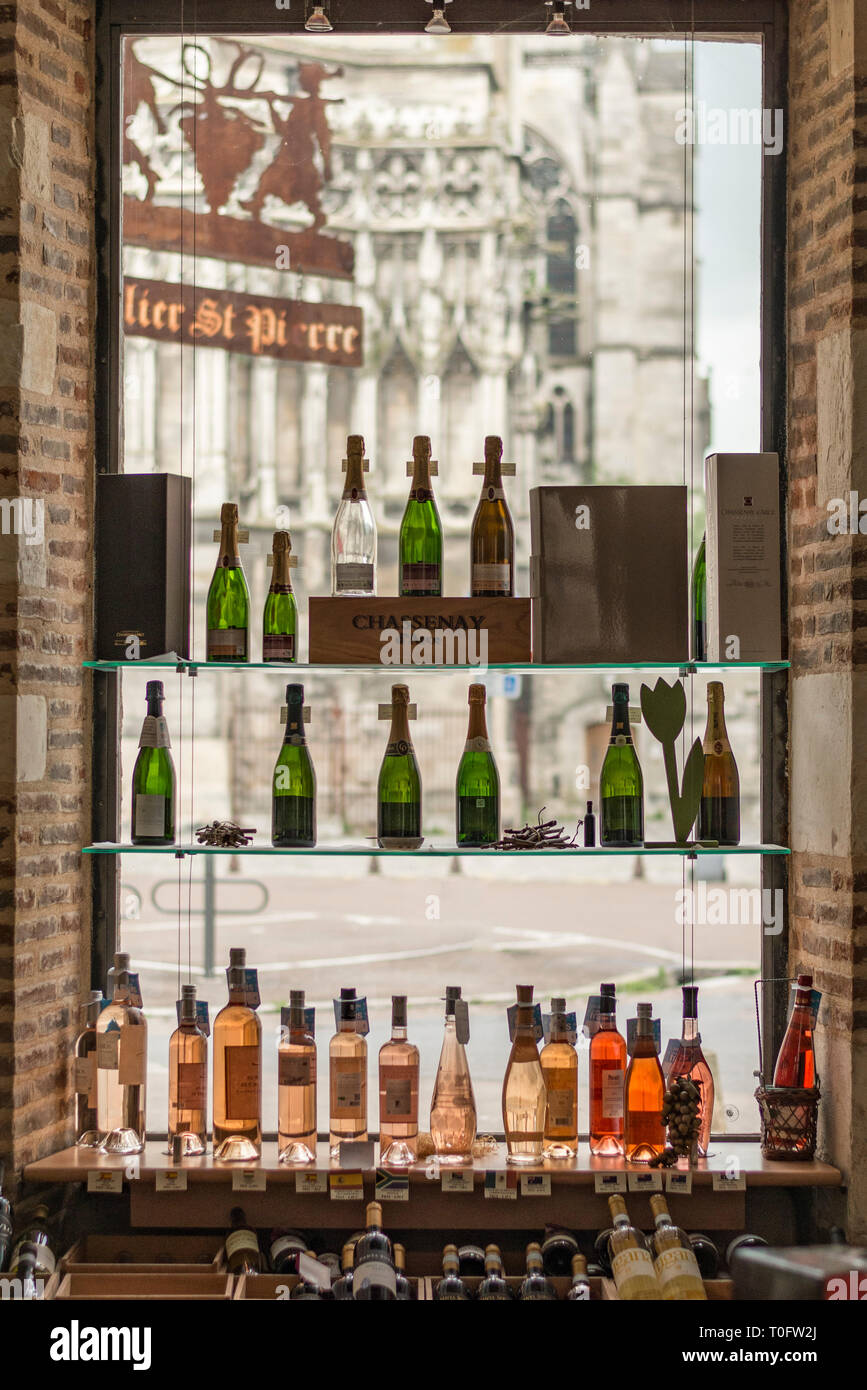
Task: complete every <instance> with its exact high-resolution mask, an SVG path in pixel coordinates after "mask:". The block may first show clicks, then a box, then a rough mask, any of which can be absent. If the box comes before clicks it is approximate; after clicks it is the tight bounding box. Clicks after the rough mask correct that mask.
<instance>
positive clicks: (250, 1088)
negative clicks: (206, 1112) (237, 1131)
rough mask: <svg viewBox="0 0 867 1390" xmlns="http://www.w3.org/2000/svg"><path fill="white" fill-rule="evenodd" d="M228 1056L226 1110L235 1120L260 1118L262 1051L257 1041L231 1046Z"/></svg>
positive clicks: (227, 1050) (226, 1054) (227, 1051)
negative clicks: (260, 1051)
mask: <svg viewBox="0 0 867 1390" xmlns="http://www.w3.org/2000/svg"><path fill="white" fill-rule="evenodd" d="M224 1050H225V1056H226V1111H227V1113H228V1114H229V1115H231V1117H232V1119H233V1120H258V1118H259V1097H260V1073H259V1068H260V1062H261V1058H260V1053H259V1048H258V1047H257V1045H256V1044H255V1043H245V1044H241V1045H235V1046H229V1047H226V1048H225V1049H224Z"/></svg>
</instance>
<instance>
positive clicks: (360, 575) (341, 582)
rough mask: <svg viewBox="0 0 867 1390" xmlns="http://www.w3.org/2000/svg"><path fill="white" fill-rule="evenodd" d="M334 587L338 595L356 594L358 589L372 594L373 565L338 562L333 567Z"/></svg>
mask: <svg viewBox="0 0 867 1390" xmlns="http://www.w3.org/2000/svg"><path fill="white" fill-rule="evenodd" d="M334 587H335V589H336V590H337V592H338V594H345V593H348V592H351V591H355V592H357V591H358V590H359V589H362V590H364V591H365V592H366V593H370V594H372V593H373V565H372V564H370V565H368V564H348V563H347V562H346V561H345V560H339V561H338V562H337V564H336V565H335V566H334Z"/></svg>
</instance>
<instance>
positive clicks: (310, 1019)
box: [280, 1004, 316, 1038]
mask: <svg viewBox="0 0 867 1390" xmlns="http://www.w3.org/2000/svg"><path fill="white" fill-rule="evenodd" d="M291 1012H292V1007H291V1005H289V1004H283V1005H282V1006H281V1009H280V1028H281V1031H284V1032H286V1033H288V1032H289V1027H290V1021H289V1015H290V1014H291ZM304 1031H305V1032H307V1033H309V1034H310V1036H311V1038H315V1037H316V1006H315V1004H305V1005H304Z"/></svg>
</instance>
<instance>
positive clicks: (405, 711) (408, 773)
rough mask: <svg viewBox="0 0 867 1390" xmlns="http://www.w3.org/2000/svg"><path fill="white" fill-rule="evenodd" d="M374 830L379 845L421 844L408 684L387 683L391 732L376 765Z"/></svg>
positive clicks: (419, 796)
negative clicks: (379, 761)
mask: <svg viewBox="0 0 867 1390" xmlns="http://www.w3.org/2000/svg"><path fill="white" fill-rule="evenodd" d="M376 834H377V840H378V843H379V846H380V848H381V849H398V848H406V849H413V848H415V849H417V848H418V845H420V844H421V776H420V774H419V770H418V763H417V762H416V759H415V751H414V749H413V746H412V739H411V738H410V736H409V688H408V687H407V686H405V685H393V686H392V687H391V732H390V733H389V736H388V746H387V747H386V750H385V757H384V758H383V760H382V766H381V768H380V769H379V785H378V788H377V818H376Z"/></svg>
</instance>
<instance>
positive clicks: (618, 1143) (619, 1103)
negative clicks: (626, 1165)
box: [590, 984, 626, 1158]
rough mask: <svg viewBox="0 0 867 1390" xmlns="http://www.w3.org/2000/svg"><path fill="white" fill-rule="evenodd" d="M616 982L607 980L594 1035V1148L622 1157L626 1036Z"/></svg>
mask: <svg viewBox="0 0 867 1390" xmlns="http://www.w3.org/2000/svg"><path fill="white" fill-rule="evenodd" d="M616 1009H617V1002H616V998H615V992H614V985H612V984H603V985H602V990H601V1002H600V1005H599V1027H598V1029H597V1031H596V1032H595V1033H594V1034H593V1037H592V1038H591V1039H590V1152H591V1154H597V1155H599V1157H601V1158H622V1157H623V1155H624V1154H625V1152H626V1147H625V1144H624V1141H623V1129H624V1110H623V1087H624V1082H625V1080H626V1040H625V1039H624V1038H623V1037H622V1036H621V1035H620V1033H618V1031H617V1014H616Z"/></svg>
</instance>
